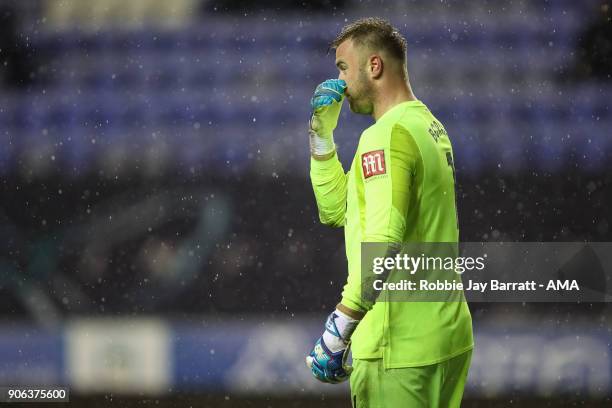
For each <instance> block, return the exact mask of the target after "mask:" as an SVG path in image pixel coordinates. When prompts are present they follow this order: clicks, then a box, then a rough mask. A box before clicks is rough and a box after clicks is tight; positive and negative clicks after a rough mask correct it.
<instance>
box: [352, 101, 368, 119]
mask: <svg viewBox="0 0 612 408" xmlns="http://www.w3.org/2000/svg"><path fill="white" fill-rule="evenodd" d="M348 103H349V109H350V110H351V112H353V113H356V114H358V115H370V114H371V112H365V111H364V109H363V108H362V107H360V106H358V105H357V104H354V103H353V102H351V101H350V100H349V101H348Z"/></svg>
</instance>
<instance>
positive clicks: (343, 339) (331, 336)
mask: <svg viewBox="0 0 612 408" xmlns="http://www.w3.org/2000/svg"><path fill="white" fill-rule="evenodd" d="M358 323H359V320H355V319H353V318H351V317H349V316H347V315H346V314H344V313H342V312H341V311H339V310H337V309H336V310H335V311H334V312H332V313H331V314H330V315H329V316H328V317H327V322H326V323H325V332H323V335H322V336H321V337H320V338H319V339H318V340H317V342H316V343H315V345H314V348H313V349H312V351H311V352H310V354H309V355H308V356H307V357H306V365H308V368H310V370H311V371H312V375H314V377H315V378H316V379H317V380H319V381H322V382H326V383H332V384H335V383H340V382H342V381H346V380H347V379H348V378H349V376H350V375H351V371H352V370H353V367H351V366H349V365H348V364H347V362H346V361H347V358H348V355H349V351H350V339H351V335H352V334H353V332H354V331H355V328H356V327H357V324H358Z"/></svg>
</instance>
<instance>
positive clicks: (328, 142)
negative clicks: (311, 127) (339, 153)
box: [309, 131, 336, 156]
mask: <svg viewBox="0 0 612 408" xmlns="http://www.w3.org/2000/svg"><path fill="white" fill-rule="evenodd" d="M309 136H310V153H311V154H313V155H315V156H325V155H326V154H329V153H331V152H333V151H334V150H336V144H335V143H334V135H333V134H332V135H330V136H327V137H323V136H319V135H318V134H316V133H315V132H313V131H310V132H309Z"/></svg>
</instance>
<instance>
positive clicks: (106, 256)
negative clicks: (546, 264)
mask: <svg viewBox="0 0 612 408" xmlns="http://www.w3.org/2000/svg"><path fill="white" fill-rule="evenodd" d="M96 3H99V4H101V6H100V7H93V6H92V7H83V6H78V3H77V2H74V1H72V2H71V1H67V2H65V3H63V5H62V6H58V5H57V4H56V5H53V2H45V1H3V2H2V3H0V19H1V20H2V24H0V27H2V28H1V29H0V30H1V32H0V41H1V43H0V58H1V59H2V62H3V64H2V65H0V78H1V79H2V82H3V88H2V89H1V90H0V236H2V241H3V245H2V246H0V318H1V319H2V321H3V322H5V324H7V325H13V324H27V325H31V326H32V327H42V328H45V329H48V330H55V329H57V328H61V327H64V325H65V324H67V322H70V321H71V319H75V318H79V317H111V318H115V317H117V318H118V317H126V316H128V317H136V318H139V317H154V318H160V319H164V320H169V321H173V320H177V319H179V320H180V319H190V318H194V316H196V317H197V316H214V317H219V316H220V317H221V318H223V319H228V320H240V319H243V318H245V317H248V318H252V319H256V320H260V321H261V322H270V321H274V320H275V319H278V318H284V317H286V316H291V317H293V316H300V315H305V316H306V315H308V316H315V317H320V319H321V321H322V320H323V318H324V317H325V316H326V314H327V313H328V312H329V310H330V309H331V308H333V307H334V305H335V304H336V303H337V301H338V299H339V294H340V291H341V288H342V286H343V284H344V280H345V278H346V265H345V258H344V247H343V237H342V231H341V230H331V229H329V228H327V227H324V226H321V225H320V224H319V223H318V216H317V213H316V204H315V202H314V197H313V194H312V190H311V187H310V182H309V179H308V147H307V136H306V132H305V128H306V123H307V120H308V114H309V99H310V94H311V93H312V90H313V89H314V87H315V86H316V85H317V83H319V82H321V81H322V80H324V79H326V78H330V77H335V76H336V75H337V73H336V72H335V68H334V64H333V56H332V55H327V54H326V51H327V44H328V43H329V42H330V41H331V40H332V39H333V37H334V36H335V34H336V33H337V32H338V31H339V30H340V29H341V27H342V26H343V25H344V24H345V23H346V22H347V21H352V20H353V19H355V18H357V17H361V16H368V15H382V16H386V17H388V18H390V20H391V21H392V23H394V24H395V25H396V26H397V27H398V28H399V29H400V31H401V32H402V33H403V34H404V35H405V36H406V38H407V40H408V44H409V46H408V67H409V70H410V77H411V81H412V86H413V89H414V90H415V93H416V95H417V97H419V98H420V99H421V100H423V101H424V102H425V103H426V104H427V105H428V106H429V107H430V109H431V110H432V112H433V113H434V114H435V115H436V116H437V117H438V118H439V119H440V120H441V121H442V123H443V124H444V125H445V127H446V129H447V131H448V133H449V135H450V137H451V140H452V142H453V146H454V150H455V162H456V170H457V190H458V194H457V198H458V211H459V220H460V232H461V239H462V240H463V241H610V240H611V239H610V237H611V234H612V231H611V226H610V215H611V212H610V203H612V192H611V189H610V182H611V178H612V170H611V167H610V165H609V163H610V160H611V159H612V135H611V131H612V128H611V125H612V112H611V111H610V95H611V93H610V91H611V90H612V79H611V73H612V70H611V60H612V57H611V55H612V36H611V35H610V25H611V23H610V15H611V13H610V10H609V6H608V5H607V3H606V2H598V1H584V2H574V1H566V0H563V1H554V2H547V1H502V2H489V1H469V2H468V1H450V2H447V1H443V2H437V3H435V4H431V2H427V1H410V2H400V1H397V2H384V3H380V4H379V3H376V2H358V1H356V0H353V1H351V0H345V1H318V2H274V1H267V2H263V3H261V2H256V4H257V5H255V3H253V2H241V1H222V0H219V1H206V2H198V1H186V2H184V4H183V3H181V2H177V3H176V5H175V8H174V9H171V8H169V6H167V5H164V4H163V3H164V2H157V1H150V2H149V3H148V4H145V2H142V4H144V6H142V7H141V9H138V8H137V7H136V6H133V7H131V8H130V7H128V6H127V5H122V4H121V3H119V2H115V1H108V2H102V1H98V2H96ZM136 3H138V2H135V3H134V4H136ZM177 10H178V11H177ZM181 10H183V11H182V12H181ZM369 123H371V122H370V121H369V119H368V118H358V117H355V116H354V115H352V114H351V113H350V112H348V110H347V108H345V109H344V111H343V114H342V117H341V119H340V125H339V129H338V130H337V132H336V141H337V143H338V144H339V149H340V155H341V159H342V161H343V163H344V164H345V167H346V166H348V164H349V162H350V160H351V159H352V155H353V153H354V149H355V146H356V142H357V140H358V136H359V134H360V132H361V130H363V129H364V128H365V127H367V126H368V125H369ZM471 308H472V311H473V315H474V324H475V326H476V327H477V326H478V324H479V322H481V321H483V322H490V321H494V322H500V321H501V322H503V321H504V319H508V320H512V319H517V318H518V319H521V318H522V317H521V316H526V315H528V316H529V318H530V319H534V320H533V321H534V322H537V321H538V319H540V320H546V321H554V320H563V321H564V323H565V324H567V325H569V326H571V324H572V322H573V321H581V322H583V321H587V322H591V323H593V324H594V325H596V326H598V327H606V326H608V325H609V318H610V316H611V315H610V312H609V309H608V307H607V305H596V306H595V307H593V306H592V305H578V306H571V305H555V304H537V305H524V304H508V305H506V304H501V305H500V304H498V305H487V304H475V305H471ZM529 322H532V320H529ZM602 322H603V323H602ZM528 324H532V326H533V327H534V328H535V327H537V323H528ZM524 394H525V393H524V392H521V390H514V391H510V392H508V393H506V394H505V395H500V396H497V397H495V400H496V401H498V402H499V404H500V405H499V406H509V405H512V404H517V400H516V399H517V398H531V397H530V396H529V395H527V396H525V395H524ZM109 395H111V394H109ZM203 395H206V396H202V395H197V393H196V394H195V395H193V394H192V393H185V394H182V393H181V392H171V393H169V395H167V396H164V397H160V398H161V401H162V402H163V401H174V402H175V403H176V404H177V406H178V405H180V406H188V405H191V404H193V405H199V404H204V405H205V406H206V405H209V406H226V405H227V403H228V402H227V401H226V400H225V399H223V401H225V402H223V403H222V402H218V401H217V402H214V401H213V399H214V398H217V396H216V394H215V392H210V391H208V390H207V391H206V392H204V393H203ZM77 398H78V395H77ZM80 398H81V399H80V400H79V401H97V402H99V403H100V404H102V405H106V404H107V403H110V401H109V399H108V398H109V396H108V395H106V396H102V395H94V396H91V397H87V395H81V396H80ZM131 398H132V399H130V400H129V402H126V403H125V404H126V406H131V405H158V403H159V401H158V400H156V399H153V400H150V399H148V397H147V396H146V395H145V396H142V398H139V397H134V396H132V397H131ZM199 398H202V399H199ZM219 398H221V397H219ZM299 398H300V397H295V399H294V398H292V401H294V402H293V405H291V404H290V403H288V402H287V401H284V400H282V399H279V400H275V399H274V398H273V397H268V398H266V399H264V400H263V402H262V401H260V400H258V399H257V398H256V397H252V398H251V397H248V396H246V397H244V396H242V397H236V399H232V401H234V402H235V405H232V406H312V405H314V404H315V402H314V400H308V399H307V398H306V397H304V398H305V401H309V402H303V403H299ZM314 398H316V397H314ZM328 398H332V397H328ZM479 398H480V397H478V396H476V395H472V396H470V394H469V393H468V394H467V399H468V403H466V406H474V407H480V406H495V405H493V399H491V400H484V402H483V400H481V399H479ZM554 398H556V397H554ZM572 398H573V399H572ZM572 398H570V399H569V402H568V401H565V405H568V404H569V405H571V404H574V403H580V404H583V405H580V406H589V405H587V404H588V403H589V401H590V398H589V397H584V396H581V395H574V396H573V397H572ZM545 400H546V399H540V400H535V402H533V404H532V405H533V406H562V405H563V404H561V401H562V399H553V397H552V396H551V399H547V400H546V401H549V402H547V403H546V402H544V401H545ZM257 401H259V402H257ZM333 401H336V400H333ZM470 401H471V402H470ZM320 402H321V401H317V406H339V405H335V404H336V403H335V402H334V403H333V405H322V404H319V403H320ZM88 403H89V402H88ZM112 403H113V405H119V406H121V403H120V402H117V401H116V400H113V401H112ZM605 403H608V404H609V402H601V404H605ZM257 404H259V405H257ZM528 404H529V402H525V403H524V404H523V403H521V404H520V406H528ZM593 404H595V405H590V406H604V405H597V404H600V402H593ZM102 405H100V406H102ZM569 405H568V406H569Z"/></svg>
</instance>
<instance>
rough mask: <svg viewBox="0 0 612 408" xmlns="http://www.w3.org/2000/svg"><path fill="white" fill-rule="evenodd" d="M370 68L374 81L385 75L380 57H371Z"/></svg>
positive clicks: (374, 55)
mask: <svg viewBox="0 0 612 408" xmlns="http://www.w3.org/2000/svg"><path fill="white" fill-rule="evenodd" d="M368 68H369V71H370V75H371V76H372V78H373V79H379V78H380V77H381V76H382V73H383V60H382V58H381V57H380V55H376V54H373V55H370V58H369V60H368Z"/></svg>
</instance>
